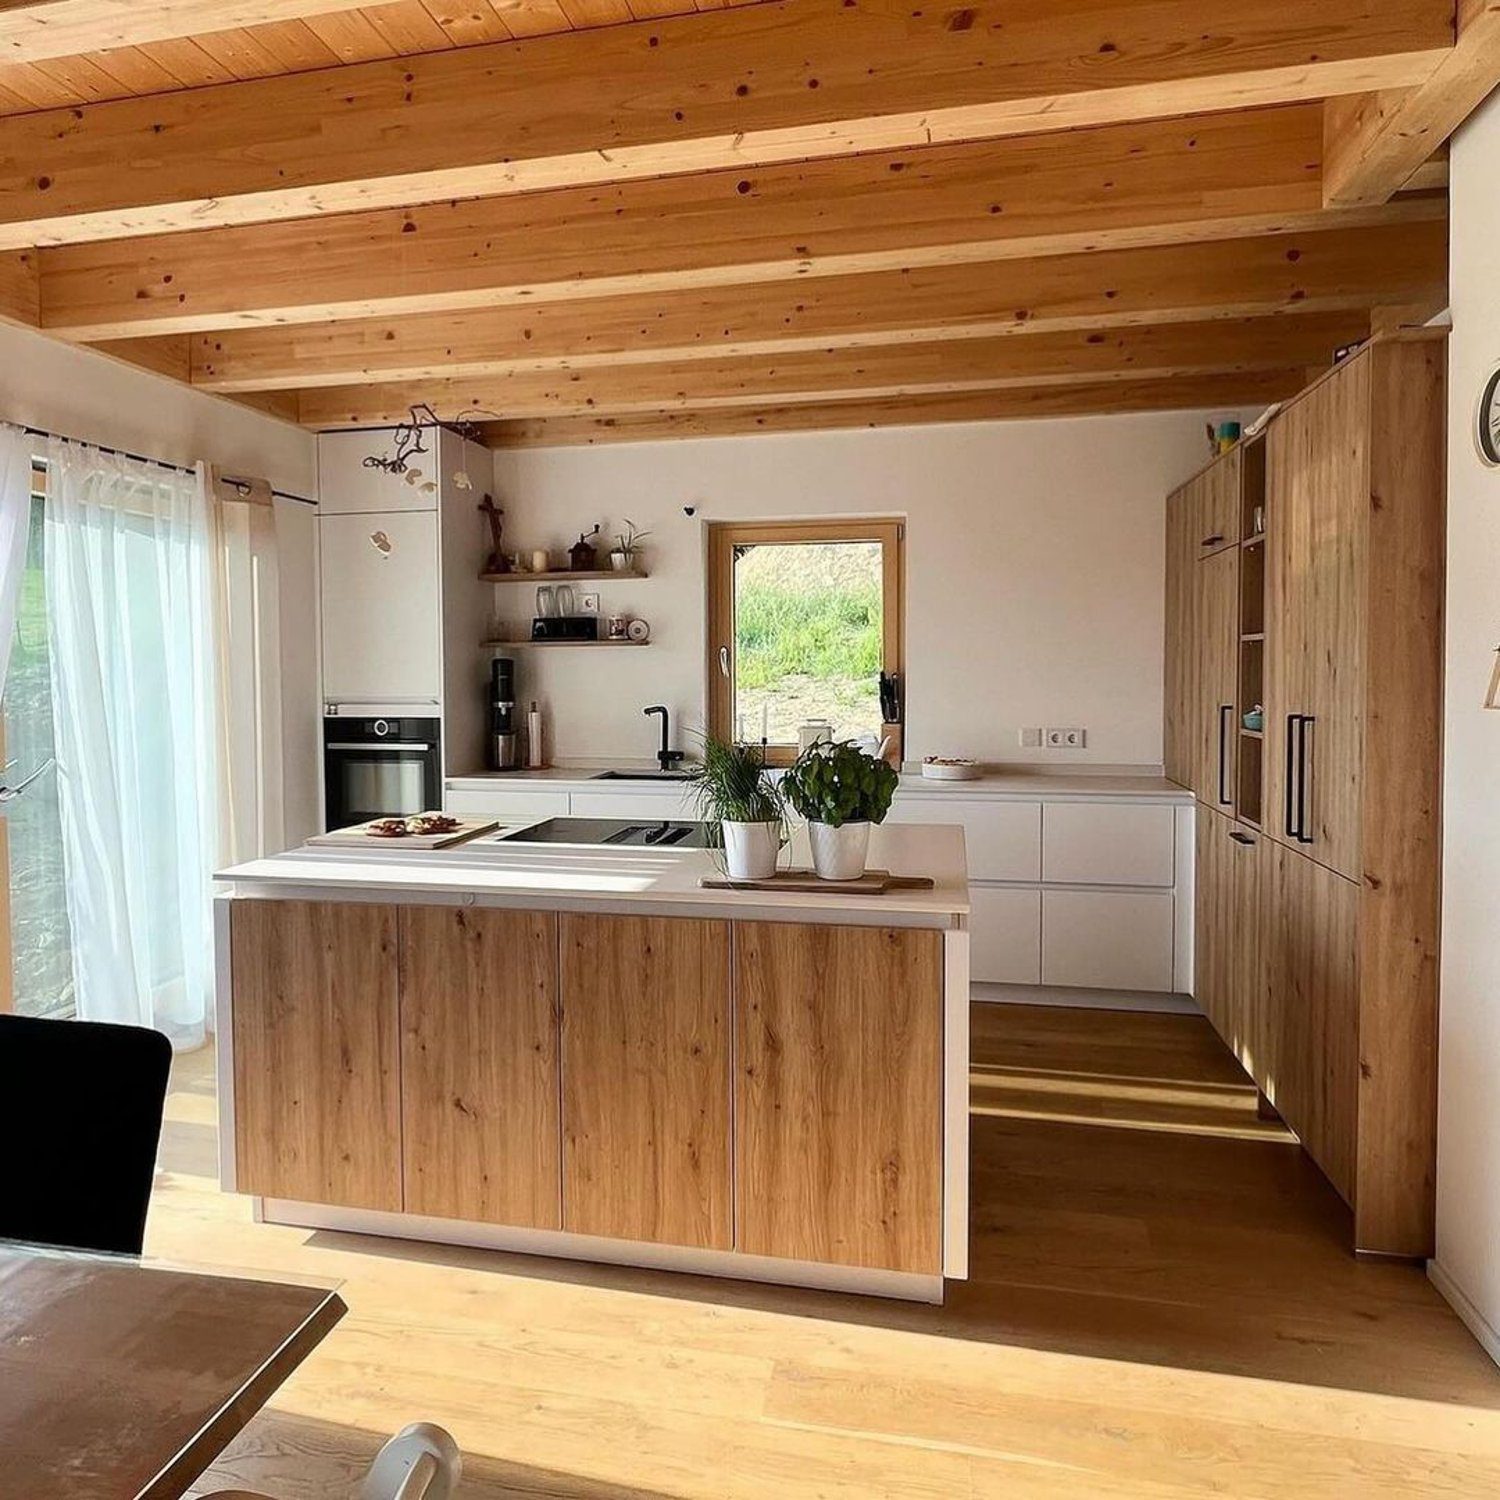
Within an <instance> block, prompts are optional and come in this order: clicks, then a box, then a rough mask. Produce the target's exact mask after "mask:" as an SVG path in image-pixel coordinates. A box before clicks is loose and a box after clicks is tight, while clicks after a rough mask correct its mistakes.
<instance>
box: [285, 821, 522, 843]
mask: <svg viewBox="0 0 1500 1500" xmlns="http://www.w3.org/2000/svg"><path fill="white" fill-rule="evenodd" d="M371 821H372V822H375V823H383V822H384V821H385V819H384V818H374V819H372V820H371ZM499 826H500V825H499V823H498V822H496V821H495V820H494V819H493V818H490V819H484V818H460V819H459V820H458V827H457V828H450V829H449V830H448V832H447V833H409V834H407V835H406V837H405V838H402V839H390V838H381V837H380V836H379V835H378V834H374V833H371V832H370V831H369V829H370V824H369V823H356V824H354V826H353V827H352V828H336V829H334V831H333V832H332V833H315V834H314V835H313V836H312V837H311V838H310V839H308V840H307V843H308V844H309V845H312V846H313V847H315V848H321V849H446V848H448V847H450V846H451V845H453V844H461V843H463V841H464V840H465V839H476V838H478V837H479V835H480V834H481V833H493V832H494V830H495V829H497V828H498V827H499Z"/></svg>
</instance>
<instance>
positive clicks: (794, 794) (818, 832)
mask: <svg viewBox="0 0 1500 1500" xmlns="http://www.w3.org/2000/svg"><path fill="white" fill-rule="evenodd" d="M899 784H900V777H899V776H898V775H897V774H896V771H895V770H894V769H893V768H892V767H891V766H888V765H887V764H886V763H885V762H884V761H883V760H879V759H877V758H876V757H875V756H873V755H867V754H866V753H865V752H864V751H863V750H861V749H859V747H858V746H857V745H855V744H854V743H853V742H852V741H848V740H843V741H840V742H838V743H829V742H827V741H823V742H820V743H819V744H816V745H809V746H808V748H807V749H806V750H804V751H803V752H802V754H801V755H799V756H798V757H797V759H796V761H795V763H794V764H793V766H792V768H791V770H789V771H788V772H787V773H786V775H785V776H784V777H783V778H782V781H781V793H782V795H783V796H784V797H785V798H786V800H787V801H788V802H789V803H790V804H791V806H792V808H793V810H794V811H795V812H796V813H797V815H798V816H799V817H802V818H805V819H806V820H807V834H808V838H809V839H810V840H811V842H812V857H813V869H814V870H816V871H817V873H818V876H819V878H820V879H822V880H858V879H859V877H860V876H861V875H863V874H864V873H865V859H866V857H867V856H868V854H869V848H870V825H871V824H872V823H883V822H884V821H885V816H886V814H887V813H888V812H889V811H890V810H891V798H892V797H893V796H895V793H896V788H897V786H898V785H899Z"/></svg>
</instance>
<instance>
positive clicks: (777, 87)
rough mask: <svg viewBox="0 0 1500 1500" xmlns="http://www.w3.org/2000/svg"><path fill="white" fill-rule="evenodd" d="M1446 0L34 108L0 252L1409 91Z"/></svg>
mask: <svg viewBox="0 0 1500 1500" xmlns="http://www.w3.org/2000/svg"><path fill="white" fill-rule="evenodd" d="M1449 4H1450V0H1319V3H1318V4H1317V5H1316V6H1312V7H1303V9H1302V11H1301V12H1298V13H1296V14H1295V15H1293V16H1289V14H1288V10H1287V6H1286V4H1285V0H1221V3H1220V4H1219V5H1218V6H1217V7H1216V8H1215V12H1214V17H1213V23H1212V26H1211V27H1206V26H1205V25H1204V22H1203V14H1202V6H1201V3H1200V0H1156V3H1153V4H1149V5H1142V4H1140V3H1139V0H1098V3H1096V4H1092V5H1090V6H1087V7H1059V6H1058V5H1057V4H1056V3H1055V0H974V3H973V4H971V5H968V6H966V7H965V8H964V9H962V10H953V9H950V8H948V7H946V6H935V7H927V8H915V9H914V8H913V7H912V6H911V4H910V3H909V0H862V3H860V4H858V5H854V4H851V3H848V0H776V3H767V4H762V5H750V6H744V7H740V8H736V9H732V10H715V11H713V12H712V13H705V14H700V15H692V16H684V17H678V18H675V19H670V20H665V21H644V22H637V23H634V24H631V25H625V26H615V27H604V28H600V29H597V30H592V31H588V32H580V33H570V34H564V35H561V36H551V37H538V38H533V39H530V40H527V41H520V42H506V43H497V44H493V45H490V46H484V47H472V48H460V49H456V50H452V51H448V52H441V53H430V54H426V55H423V56H420V57H401V58H395V59H390V60H382V61H378V62H369V63H361V64H357V65H352V66H345V67H339V68H327V69H321V70H316V71H312V72H305V73H298V74H292V75H288V76H285V77H279V78H270V79H255V80H249V81H244V82H235V83H226V84H221V85H217V86H214V87H209V88H202V89H191V90H181V91H177V92H174V93H170V94H159V95H153V96H149V97H145V98H138V99H123V100H115V101H110V102H102V103H98V104H91V105H85V106H81V107H77V108H69V109H59V110H53V111H44V112H39V113H35V114H28V115H20V116H15V117H13V118H9V119H5V120H0V249H4V248H17V247H22V246H27V245H38V244H65V243H76V242H79V241H83V240H90V239H101V238H114V237H119V236H131V235H145V234H155V233H160V232H165V231H171V230H185V229H194V228H200V227H205V226H210V225H212V226H225V225H231V224H243V223H248V222H259V221H268V220H277V219H287V218H295V217H300V216H306V215H311V214H318V213H329V212H337V211H355V210H364V209H370V208H376V207H393V206H405V205H409V204H413V203H420V202H437V201H442V200H447V199H452V198H455V197H479V196H484V195H494V194H504V193H515V192H527V191H536V190H541V189H548V188H559V187H567V186H576V185H583V184H603V183H617V182H622V181H626V180H629V179H636V178H642V177H657V176H660V175H662V174H672V173H682V172H698V171H705V170H712V169H717V168H726V167H735V168H740V169H751V168H755V167H757V166H764V165H767V164H771V163H776V162H787V161H793V160H809V159H815V158H823V157H830V156H838V155H846V154H848V153H850V152H856V151H886V150H891V149H894V148H900V147H906V146H918V145H929V144H940V143H943V142H950V141H969V140H981V139H996V138H999V137H1004V136H1011V135H1019V134H1028V133H1034V132H1037V131H1057V130H1062V129H1076V128H1080V127H1090V126H1097V125H1100V124H1106V123H1116V122H1122V121H1124V122H1128V121H1136V120H1144V119H1158V118H1164V117H1177V116H1184V115H1195V114H1200V113H1205V112H1213V111H1219V110H1225V109H1244V108H1249V107H1255V106H1265V105H1272V104H1281V103H1286V102H1288V101H1308V100H1319V99H1322V98H1325V97H1327V96H1329V95H1332V94H1343V93H1351V92H1374V91H1377V90H1382V89H1391V88H1404V87H1409V86H1412V85H1416V84H1419V83H1421V82H1423V81H1424V80H1425V79H1426V78H1428V77H1429V76H1430V75H1431V74H1432V73H1433V71H1434V70H1435V69H1436V68H1437V67H1438V66H1439V65H1440V64H1441V63H1442V61H1443V59H1444V57H1445V55H1446V54H1447V52H1448V51H1449V50H1450V48H1451V45H1452V34H1451V15H1450V10H1449ZM148 8H149V7H148Z"/></svg>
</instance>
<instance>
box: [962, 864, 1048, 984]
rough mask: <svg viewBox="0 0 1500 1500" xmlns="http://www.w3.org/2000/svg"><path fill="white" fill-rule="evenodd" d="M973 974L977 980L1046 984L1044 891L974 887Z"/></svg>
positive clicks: (971, 923)
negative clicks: (1043, 929)
mask: <svg viewBox="0 0 1500 1500" xmlns="http://www.w3.org/2000/svg"><path fill="white" fill-rule="evenodd" d="M969 904H970V907H971V913H970V917H969V977H970V979H972V980H973V981H974V982H975V983H976V984H1040V983H1041V982H1042V893H1041V892H1040V891H1028V890H1019V889H1014V888H1012V887H1009V886H994V885H971V886H970V887H969Z"/></svg>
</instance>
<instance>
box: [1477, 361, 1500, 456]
mask: <svg viewBox="0 0 1500 1500" xmlns="http://www.w3.org/2000/svg"><path fill="white" fill-rule="evenodd" d="M1476 428H1477V430H1476V432H1475V434H1474V436H1475V437H1476V439H1477V440H1478V442H1479V456H1480V457H1481V458H1482V459H1484V461H1485V463H1487V464H1494V465H1496V466H1500V367H1497V368H1496V369H1494V370H1492V371H1491V372H1490V378H1489V379H1488V380H1486V381H1485V383H1484V391H1483V393H1482V394H1481V395H1480V397H1479V412H1478V420H1477V423H1476Z"/></svg>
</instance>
